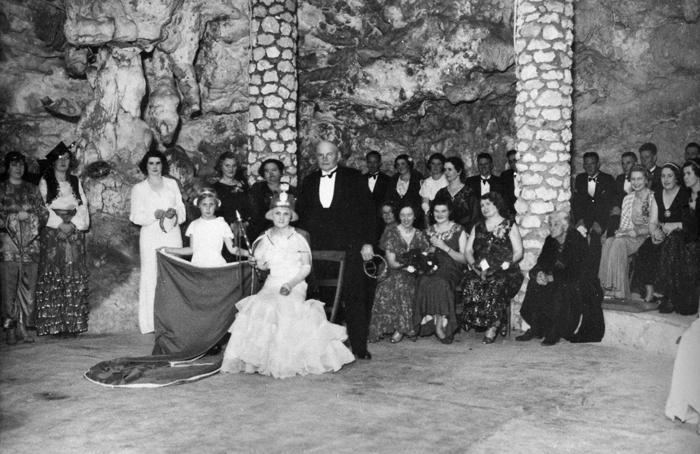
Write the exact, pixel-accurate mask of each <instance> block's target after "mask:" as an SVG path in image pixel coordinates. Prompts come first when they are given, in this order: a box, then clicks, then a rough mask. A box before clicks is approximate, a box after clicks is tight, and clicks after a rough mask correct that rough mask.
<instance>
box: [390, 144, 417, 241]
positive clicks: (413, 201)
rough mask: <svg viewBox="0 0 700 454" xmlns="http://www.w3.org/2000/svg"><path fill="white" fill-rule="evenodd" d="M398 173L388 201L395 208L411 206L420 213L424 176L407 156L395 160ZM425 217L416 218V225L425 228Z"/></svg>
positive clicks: (401, 155)
mask: <svg viewBox="0 0 700 454" xmlns="http://www.w3.org/2000/svg"><path fill="white" fill-rule="evenodd" d="M394 169H395V170H396V173H395V174H394V176H393V177H392V179H391V183H389V187H388V188H387V191H386V201H387V202H389V203H390V204H391V205H392V206H394V207H400V206H404V205H411V206H412V207H413V208H414V210H415V212H416V213H420V211H419V210H420V209H421V202H422V198H421V196H420V185H421V179H422V175H421V174H420V173H418V172H417V171H415V170H413V159H411V157H410V156H408V155H407V154H400V155H398V156H397V157H396V159H394ZM423 224H424V219H423V216H416V219H415V221H414V225H415V226H416V227H418V228H423V227H424V225H423Z"/></svg>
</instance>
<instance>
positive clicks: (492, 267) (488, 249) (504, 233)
mask: <svg viewBox="0 0 700 454" xmlns="http://www.w3.org/2000/svg"><path fill="white" fill-rule="evenodd" d="M512 228H513V222H512V221H510V220H508V219H504V220H503V221H502V222H501V223H500V224H498V225H497V226H496V227H495V228H494V229H493V230H492V231H490V232H489V231H488V230H487V228H486V224H485V223H484V221H483V220H482V221H479V222H478V223H477V224H476V225H475V226H474V235H475V237H474V259H475V260H476V263H477V264H479V263H481V262H482V260H486V262H488V264H489V269H488V270H489V271H490V273H489V274H488V275H487V277H486V279H482V278H481V276H479V274H477V273H476V272H475V271H473V270H468V271H467V273H466V274H465V276H464V278H463V279H462V303H463V311H462V314H461V322H462V323H463V324H464V325H466V326H467V327H472V326H478V327H485V328H488V327H492V326H499V324H500V322H501V320H502V319H503V318H504V315H505V314H506V309H507V307H508V304H509V302H510V300H511V299H512V298H513V297H514V296H515V294H516V293H518V290H519V289H520V286H521V285H522V283H523V275H522V273H521V272H520V268H519V267H518V266H517V265H516V264H512V263H511V265H510V268H508V269H507V270H503V269H502V268H501V264H502V263H503V262H511V261H512V260H513V246H512V245H511V242H510V230H511V229H512Z"/></svg>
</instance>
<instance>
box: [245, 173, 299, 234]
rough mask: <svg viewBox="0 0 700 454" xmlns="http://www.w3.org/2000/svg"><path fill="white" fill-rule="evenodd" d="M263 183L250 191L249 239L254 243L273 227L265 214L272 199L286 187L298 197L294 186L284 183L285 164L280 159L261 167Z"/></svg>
mask: <svg viewBox="0 0 700 454" xmlns="http://www.w3.org/2000/svg"><path fill="white" fill-rule="evenodd" d="M258 174H259V175H260V177H262V178H263V181H258V182H256V183H255V184H253V186H251V188H250V191H248V206H249V208H250V223H249V225H248V237H249V238H250V241H254V240H255V239H256V238H257V237H258V236H259V235H260V234H261V233H263V232H264V231H265V230H267V229H269V228H270V227H272V221H270V220H268V219H266V218H265V213H267V211H268V210H269V208H270V203H271V202H272V197H273V195H275V194H279V193H280V192H281V190H280V188H281V187H282V185H284V187H285V188H287V187H288V190H287V192H288V193H289V194H291V195H293V196H295V197H296V195H297V191H296V188H295V187H294V186H290V185H288V184H286V183H282V181H281V180H282V175H283V174H284V164H283V163H282V161H280V160H278V159H267V160H265V161H263V163H262V164H261V165H260V170H259V171H258Z"/></svg>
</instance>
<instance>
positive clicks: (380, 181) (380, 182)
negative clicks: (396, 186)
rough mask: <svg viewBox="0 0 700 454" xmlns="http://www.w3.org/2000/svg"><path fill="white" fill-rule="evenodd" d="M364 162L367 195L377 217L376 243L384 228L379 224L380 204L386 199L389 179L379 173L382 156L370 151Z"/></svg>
mask: <svg viewBox="0 0 700 454" xmlns="http://www.w3.org/2000/svg"><path fill="white" fill-rule="evenodd" d="M365 161H366V162H367V173H366V174H364V177H365V179H366V181H367V188H368V189H369V193H370V194H371V195H372V201H374V212H375V214H376V217H377V222H376V226H377V229H376V230H377V241H378V240H379V237H380V236H381V235H382V229H383V228H384V225H383V224H384V223H383V222H381V207H382V202H384V199H385V197H386V192H387V188H388V187H389V182H390V181H391V177H390V176H389V175H387V174H385V173H384V172H382V171H380V170H379V169H381V167H382V156H381V155H380V154H379V153H378V152H376V151H370V152H369V153H367V154H366V155H365Z"/></svg>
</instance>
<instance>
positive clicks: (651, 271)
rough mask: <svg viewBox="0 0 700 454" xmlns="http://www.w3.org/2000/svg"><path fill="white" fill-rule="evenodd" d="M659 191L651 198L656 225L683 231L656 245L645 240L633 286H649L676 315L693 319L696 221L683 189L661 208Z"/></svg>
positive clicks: (639, 255) (636, 267)
mask: <svg viewBox="0 0 700 454" xmlns="http://www.w3.org/2000/svg"><path fill="white" fill-rule="evenodd" d="M662 191H663V190H659V191H657V192H656V193H655V194H654V198H655V200H656V205H657V208H658V213H659V215H658V216H659V222H660V223H666V222H681V223H683V228H682V229H681V230H675V231H673V232H671V234H670V235H668V236H667V237H666V239H664V240H663V242H661V243H660V244H658V245H654V244H653V243H652V242H651V240H647V241H646V242H645V243H644V244H643V245H642V247H641V248H639V252H638V253H637V258H636V261H635V265H636V266H635V273H634V284H633V286H634V287H635V288H639V289H641V288H643V287H644V285H647V284H652V285H654V290H656V291H658V292H659V293H660V294H662V295H664V296H665V297H667V298H668V299H669V301H670V302H671V303H672V304H673V307H674V310H675V311H676V312H678V313H679V314H682V315H692V314H695V313H696V312H697V311H698V300H697V295H696V286H697V284H698V282H699V280H698V270H699V264H698V246H697V245H698V217H697V215H696V213H695V210H692V209H691V208H690V206H689V201H690V191H688V190H687V189H686V188H681V189H680V190H679V191H678V194H677V195H676V197H675V198H674V199H673V202H671V206H669V207H666V206H664V203H663V196H662V194H663V192H662Z"/></svg>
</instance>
